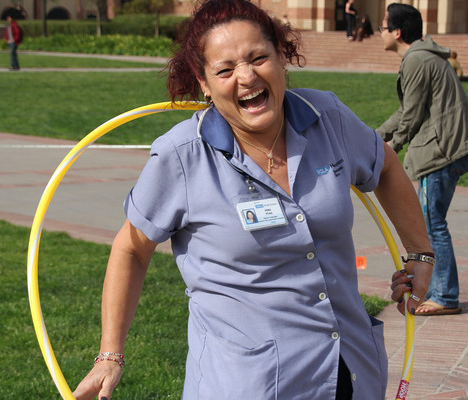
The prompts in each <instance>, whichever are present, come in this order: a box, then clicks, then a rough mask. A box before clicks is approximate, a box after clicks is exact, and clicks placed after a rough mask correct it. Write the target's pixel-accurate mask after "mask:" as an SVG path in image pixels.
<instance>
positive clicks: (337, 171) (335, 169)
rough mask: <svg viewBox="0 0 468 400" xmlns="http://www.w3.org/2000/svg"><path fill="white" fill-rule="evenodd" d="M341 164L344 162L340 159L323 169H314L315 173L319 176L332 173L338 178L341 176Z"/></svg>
mask: <svg viewBox="0 0 468 400" xmlns="http://www.w3.org/2000/svg"><path fill="white" fill-rule="evenodd" d="M343 162H344V160H343V159H341V160H338V161H336V162H334V163H330V164H327V165H325V166H323V167H320V168H315V173H316V174H317V175H318V176H320V175H326V174H328V173H329V172H330V171H333V173H334V174H335V176H340V175H341V172H340V171H341V170H342V169H343V165H342V164H343Z"/></svg>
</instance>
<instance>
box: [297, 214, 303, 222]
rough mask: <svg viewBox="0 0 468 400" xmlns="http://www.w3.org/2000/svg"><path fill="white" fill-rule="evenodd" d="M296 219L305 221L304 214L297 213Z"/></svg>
mask: <svg viewBox="0 0 468 400" xmlns="http://www.w3.org/2000/svg"><path fill="white" fill-rule="evenodd" d="M296 221H298V222H302V221H304V214H297V215H296Z"/></svg>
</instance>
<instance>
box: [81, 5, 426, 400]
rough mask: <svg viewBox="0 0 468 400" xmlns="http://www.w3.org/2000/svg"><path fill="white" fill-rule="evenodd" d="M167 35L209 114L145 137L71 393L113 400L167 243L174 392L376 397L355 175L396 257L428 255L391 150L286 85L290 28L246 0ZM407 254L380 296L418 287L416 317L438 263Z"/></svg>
mask: <svg viewBox="0 0 468 400" xmlns="http://www.w3.org/2000/svg"><path fill="white" fill-rule="evenodd" d="M179 45H180V46H179V51H178V53H177V54H176V55H175V56H174V57H173V58H172V60H171V62H170V64H169V79H168V88H169V92H170V94H171V96H172V99H173V100H176V99H179V98H180V99H195V100H196V99H198V98H199V96H200V95H202V94H203V95H204V96H205V99H206V100H207V101H208V102H209V103H210V107H209V108H208V109H206V110H203V111H199V112H196V113H195V114H194V115H193V117H192V118H191V119H190V120H187V121H184V122H182V123H180V124H179V125H177V126H175V127H174V128H173V129H172V130H171V131H169V132H168V133H166V134H165V135H163V136H162V137H160V138H158V139H157V140H156V141H155V142H154V144H153V146H152V150H151V157H150V159H149V161H148V163H147V165H146V167H145V168H144V170H143V172H142V174H141V176H140V178H139V180H138V182H137V183H136V185H135V187H134V188H133V189H132V191H131V192H130V194H129V195H128V198H127V200H126V202H125V212H126V215H127V220H126V222H125V224H124V226H123V227H122V229H121V230H120V232H119V233H118V235H117V237H116V239H115V241H114V244H113V247H112V252H111V256H110V259H109V264H108V268H107V273H106V278H105V283H104V290H103V300H102V309H103V311H102V339H101V349H100V351H101V354H100V355H99V356H98V357H97V363H96V364H95V366H94V368H93V369H92V370H91V372H90V373H89V374H88V376H87V377H86V378H85V379H84V380H83V381H82V382H81V383H80V385H79V386H78V388H77V389H76V391H75V393H74V394H75V397H76V399H77V400H84V399H92V398H94V397H95V396H98V398H99V399H104V398H106V399H109V398H110V397H111V394H112V391H113V389H114V388H115V386H116V385H117V383H118V381H119V379H120V376H121V373H122V369H121V366H122V364H123V351H124V343H125V338H126V336H127V333H128V330H129V329H130V325H131V321H132V319H133V315H134V313H135V310H136V307H137V303H138V299H139V296H140V292H141V288H142V286H143V281H144V278H145V274H146V271H147V267H148V263H149V260H150V258H151V256H152V254H153V252H154V250H155V248H156V245H157V243H160V242H163V241H165V240H167V239H169V238H171V241H172V250H173V253H174V255H175V259H176V261H177V265H178V267H179V269H180V272H181V275H182V277H183V279H184V281H185V284H186V285H187V290H186V293H187V295H188V297H189V310H190V316H189V324H188V342H189V352H188V355H187V361H186V377H185V384H184V391H183V396H182V397H183V399H184V400H227V399H234V400H241V399H251V400H293V399H295V400H335V399H352V398H354V399H360V400H376V399H384V396H385V388H386V383H387V359H386V354H385V348H384V342H383V326H382V323H381V322H379V321H378V320H376V319H374V318H370V317H369V316H368V315H367V314H366V311H365V309H364V306H363V304H362V302H361V299H360V295H359V292H358V286H357V273H356V266H355V253H354V246H353V240H352V235H351V229H352V223H353V208H352V201H351V194H350V185H355V186H356V187H357V188H359V189H360V190H361V191H374V192H375V194H376V196H377V198H378V199H379V201H380V203H381V204H382V206H383V208H384V209H385V210H386V212H387V213H388V215H389V217H390V219H391V221H392V223H393V224H394V225H395V227H396V230H397V232H398V234H399V236H400V239H401V241H402V243H403V245H404V246H405V248H406V250H407V252H408V253H414V254H423V253H428V252H431V251H432V250H431V246H430V243H429V239H428V237H427V234H426V228H425V225H424V220H423V216H422V213H421V210H420V206H419V202H418V199H417V196H416V194H415V192H414V189H413V186H412V184H411V182H410V181H409V180H408V178H407V175H406V173H405V172H404V171H403V169H402V167H401V165H400V163H399V160H398V158H397V157H396V155H395V153H394V152H393V150H391V149H390V148H389V147H387V146H386V145H385V144H384V143H383V141H382V140H381V138H380V136H379V135H378V134H376V133H375V132H374V130H372V129H370V128H369V127H367V126H366V125H364V124H363V123H362V122H361V121H360V120H359V119H358V118H357V117H356V116H355V115H354V114H353V113H352V112H351V111H350V110H349V109H348V108H347V107H346V106H344V105H343V104H342V103H341V102H340V101H339V100H338V99H337V97H336V96H335V95H333V94H332V93H324V92H319V91H315V90H309V89H297V90H286V84H285V71H286V66H287V64H293V63H296V64H301V63H302V57H301V56H300V55H299V54H298V52H297V47H298V42H297V36H296V35H294V34H293V32H292V31H291V30H290V26H289V25H281V24H278V23H277V22H276V21H274V20H272V19H271V18H270V17H269V16H268V15H267V14H266V13H265V12H264V11H262V10H261V9H259V8H258V7H256V6H255V5H253V4H252V3H250V2H249V1H245V0H209V1H206V2H204V3H202V4H201V5H200V6H199V7H198V8H197V9H196V10H195V11H194V14H193V18H192V19H191V22H190V23H189V25H188V27H187V30H186V32H185V35H184V37H183V39H182V40H181V41H180V43H179ZM249 209H252V210H255V214H256V217H257V221H256V223H255V224H249V223H247V221H246V218H245V215H246V214H245V212H246V210H249ZM220 213H222V215H223V218H219V215H220ZM410 258H415V260H411V261H408V263H407V264H406V270H407V271H408V274H411V275H410V276H408V275H406V274H405V273H400V272H398V273H394V274H393V276H392V280H393V284H392V288H393V294H392V298H393V299H394V300H396V301H398V300H400V299H401V298H402V296H403V294H404V292H407V291H412V294H413V298H411V299H410V300H409V301H408V304H406V307H407V308H408V310H409V311H414V309H415V308H416V307H417V306H418V305H419V303H420V301H419V300H418V298H419V299H423V298H424V294H425V292H426V290H427V287H428V285H429V281H430V277H431V271H432V270H431V268H432V265H431V264H430V263H427V262H423V261H420V260H419V257H418V256H414V257H410ZM397 307H398V308H399V310H400V312H403V311H404V307H405V304H404V302H399V303H398V305H397Z"/></svg>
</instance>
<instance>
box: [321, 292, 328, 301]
mask: <svg viewBox="0 0 468 400" xmlns="http://www.w3.org/2000/svg"><path fill="white" fill-rule="evenodd" d="M326 298H327V294H326V293H324V292H322V293H320V294H319V299H320V300H325V299H326Z"/></svg>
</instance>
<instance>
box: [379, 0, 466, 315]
mask: <svg viewBox="0 0 468 400" xmlns="http://www.w3.org/2000/svg"><path fill="white" fill-rule="evenodd" d="M380 32H381V33H382V39H383V41H384V47H385V50H391V51H395V52H396V53H397V54H399V55H400V56H401V57H402V62H401V65H400V72H399V75H398V81H397V92H398V97H399V100H400V108H399V110H398V111H397V112H395V113H394V114H393V115H392V116H391V117H390V118H389V119H388V120H387V121H386V122H385V123H384V124H382V126H380V127H379V128H378V129H377V132H378V133H379V134H380V135H381V136H382V137H383V138H384V140H385V141H386V142H388V144H389V145H390V146H391V147H392V148H393V149H394V150H395V151H396V152H398V151H400V150H401V149H402V147H403V145H405V144H406V143H409V145H408V149H407V152H406V155H405V159H404V167H405V169H406V171H407V173H408V175H409V177H410V178H411V179H414V180H415V179H418V180H419V190H418V194H419V199H420V202H421V206H422V207H423V211H424V213H425V216H426V223H427V230H428V233H429V236H430V239H431V243H432V247H433V250H434V254H435V258H436V260H437V262H436V266H435V268H434V272H433V275H432V280H431V285H430V288H429V291H428V293H427V296H426V301H425V302H424V303H423V304H422V305H421V306H420V307H419V308H418V309H417V310H416V315H440V314H455V313H459V312H460V308H458V295H459V287H458V273H457V265H456V261H455V254H454V251H453V246H452V239H451V236H450V233H449V231H448V228H447V221H446V215H447V211H448V208H449V206H450V202H451V200H452V197H453V194H454V192H455V188H456V185H457V183H458V180H459V178H460V177H461V175H463V174H464V173H466V172H468V98H467V96H466V93H465V91H464V89H463V87H462V86H461V84H460V81H459V79H458V77H457V75H456V74H455V71H454V69H453V68H452V67H451V65H450V63H449V62H448V61H447V58H448V57H449V56H450V49H449V48H442V47H440V46H438V45H437V44H436V43H435V42H434V41H433V40H432V39H431V38H430V37H429V36H428V37H426V39H425V40H423V39H422V18H421V14H420V12H419V11H418V10H416V9H415V8H414V7H412V6H410V5H406V4H399V3H393V4H390V5H389V6H388V8H387V13H386V15H385V18H384V20H383V22H382V26H381V27H380Z"/></svg>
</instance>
